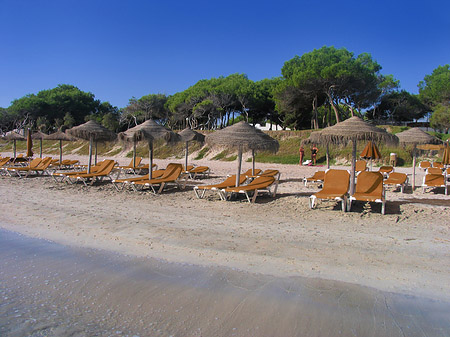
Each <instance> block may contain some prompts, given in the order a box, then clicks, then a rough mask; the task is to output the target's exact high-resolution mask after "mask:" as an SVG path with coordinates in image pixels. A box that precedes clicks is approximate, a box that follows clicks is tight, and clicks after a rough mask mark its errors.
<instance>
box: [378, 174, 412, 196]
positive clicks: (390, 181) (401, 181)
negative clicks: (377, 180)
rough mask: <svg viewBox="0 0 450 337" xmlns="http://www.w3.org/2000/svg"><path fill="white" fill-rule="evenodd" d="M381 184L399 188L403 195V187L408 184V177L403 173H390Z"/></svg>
mask: <svg viewBox="0 0 450 337" xmlns="http://www.w3.org/2000/svg"><path fill="white" fill-rule="evenodd" d="M383 184H385V185H391V186H395V187H400V190H401V192H402V193H404V190H405V186H406V185H407V184H408V176H407V175H406V174H405V173H398V172H392V173H391V174H390V175H389V177H388V178H387V179H386V180H385V181H384V182H383Z"/></svg>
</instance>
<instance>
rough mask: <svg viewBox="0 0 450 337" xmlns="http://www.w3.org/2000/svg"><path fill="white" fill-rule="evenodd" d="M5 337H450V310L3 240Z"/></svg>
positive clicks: (341, 287) (359, 291)
mask: <svg viewBox="0 0 450 337" xmlns="http://www.w3.org/2000/svg"><path fill="white" fill-rule="evenodd" d="M0 296H1V298H2V301H1V305H0V335H2V336H94V335H95V336H113V335H115V336H449V335H450V315H449V313H450V303H449V302H445V301H438V300H430V299H425V298H420V297H414V296H405V295H402V294H395V293H389V292H383V291H379V290H376V289H373V288H369V287H361V286H356V285H352V284H349V283H344V282H338V281H325V280H321V279H315V278H303V277H285V278H281V277H273V276H267V275H261V274H254V273H247V272H242V271H237V270H232V269H229V268H218V267H208V268H206V267H199V266H194V265H187V264H178V263H167V262H165V261H161V260H157V259H152V258H136V257H131V256H125V255H120V254H113V253H106V252H104V251H98V250H93V249H77V248H68V247H65V246H62V245H58V244H55V243H51V242H48V241H44V240H37V239H31V238H27V237H25V236H21V235H17V234H15V233H12V232H8V231H3V230H1V231H0Z"/></svg>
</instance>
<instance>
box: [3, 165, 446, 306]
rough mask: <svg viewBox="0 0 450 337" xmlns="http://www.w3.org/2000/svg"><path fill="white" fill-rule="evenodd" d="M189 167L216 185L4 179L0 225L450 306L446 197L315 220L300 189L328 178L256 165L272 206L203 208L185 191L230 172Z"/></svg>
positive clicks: (410, 199)
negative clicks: (137, 188)
mask: <svg viewBox="0 0 450 337" xmlns="http://www.w3.org/2000/svg"><path fill="white" fill-rule="evenodd" d="M82 159H83V161H87V160H85V158H82ZM119 162H120V163H121V164H125V163H127V162H129V159H126V158H123V159H119ZM169 162H181V160H174V159H172V160H156V163H157V164H158V165H159V167H165V166H166V165H167V163H169ZM194 163H195V164H196V165H208V166H210V167H211V170H212V174H211V177H210V178H208V179H197V180H195V181H193V180H189V181H188V183H187V187H186V189H185V190H178V189H174V190H170V189H169V190H167V191H165V192H163V194H161V195H152V194H151V193H149V192H133V191H131V190H124V191H122V192H117V191H116V190H115V189H114V188H113V186H112V185H111V184H110V183H105V184H100V185H98V186H92V187H84V186H82V184H75V185H68V184H61V183H56V182H55V181H54V180H53V179H52V178H51V177H35V178H27V179H18V178H11V177H7V176H2V177H1V178H0V193H1V195H2V203H1V205H0V207H1V213H2V219H1V223H0V225H1V227H2V228H4V229H7V230H10V231H14V232H18V233H22V234H25V235H27V236H30V237H34V238H45V239H48V240H52V241H54V242H57V243H61V244H63V245H68V246H74V247H86V248H96V249H102V250H106V251H113V252H119V253H124V254H127V255H131V256H137V257H151V258H156V259H161V260H165V261H168V262H180V263H188V264H192V265H198V266H215V267H217V266H220V267H227V268H234V269H237V270H242V271H246V272H250V273H256V274H258V273H259V274H262V275H271V276H276V277H293V276H299V277H307V278H319V279H324V280H336V281H343V282H348V283H351V284H357V285H362V286H368V287H372V288H375V289H378V290H381V291H388V292H393V293H400V294H406V295H414V296H422V297H426V298H430V299H438V300H445V301H450V249H449V246H450V231H449V227H450V222H449V221H448V219H449V218H450V197H449V196H445V195H444V194H443V191H441V190H436V191H430V192H427V193H425V194H424V193H422V191H421V189H417V190H416V191H415V192H414V193H413V194H412V193H411V192H410V191H408V192H407V193H404V194H402V193H400V192H399V191H395V190H389V191H388V192H387V200H388V202H387V208H386V215H381V214H380V205H372V207H370V206H367V205H364V204H363V203H357V204H355V206H354V207H353V208H352V211H351V212H348V213H342V212H341V211H340V210H339V207H338V206H337V205H336V203H335V202H322V203H320V204H319V205H318V207H317V209H314V210H311V209H309V206H308V197H309V196H310V195H311V194H312V193H314V192H315V191H317V186H314V185H310V186H308V187H304V185H303V183H302V178H303V177H304V176H310V175H312V173H313V172H314V171H315V170H318V169H324V167H300V166H297V165H278V164H258V165H257V167H259V168H261V169H266V168H275V169H278V170H280V171H281V174H282V176H281V182H280V184H279V188H278V194H277V197H276V198H274V199H273V198H271V197H267V196H261V197H258V200H257V202H256V203H255V204H249V203H247V202H244V201H243V200H238V201H228V202H224V201H221V200H220V199H219V198H218V196H217V195H216V194H213V193H211V194H209V195H208V196H207V197H206V198H205V199H202V200H199V199H197V198H196V197H195V195H194V192H193V190H192V187H193V186H195V185H197V184H209V183H215V182H218V181H221V180H223V177H224V175H226V174H229V173H234V172H235V170H236V163H235V162H220V161H209V160H201V161H194ZM250 165H251V164H250V163H245V164H244V168H245V169H247V168H250ZM337 168H340V169H343V168H345V167H342V166H339V167H337ZM410 170H411V168H409V169H408V168H398V169H397V171H398V172H408V173H409V171H410ZM420 174H423V173H419V176H418V177H417V178H416V179H417V180H416V181H417V182H419V181H421V176H420Z"/></svg>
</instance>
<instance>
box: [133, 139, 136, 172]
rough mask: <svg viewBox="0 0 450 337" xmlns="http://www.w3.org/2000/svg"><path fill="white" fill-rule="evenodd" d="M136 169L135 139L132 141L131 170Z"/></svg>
mask: <svg viewBox="0 0 450 337" xmlns="http://www.w3.org/2000/svg"><path fill="white" fill-rule="evenodd" d="M135 167H136V139H134V140H133V169H134V168H135Z"/></svg>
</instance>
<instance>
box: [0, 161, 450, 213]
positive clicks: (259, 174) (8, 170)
mask: <svg viewBox="0 0 450 337" xmlns="http://www.w3.org/2000/svg"><path fill="white" fill-rule="evenodd" d="M361 162H363V163H362V164H361ZM8 163H9V165H8ZM11 163H12V164H13V165H11ZM364 163H365V161H358V162H357V163H356V164H357V166H356V168H357V176H356V188H355V192H354V193H353V194H352V195H349V193H348V189H349V186H350V174H349V172H348V171H346V170H327V171H317V172H315V174H314V175H313V176H312V177H309V178H304V179H303V181H304V184H305V186H306V185H307V183H308V182H316V183H320V184H321V185H322V189H321V190H320V191H319V192H317V193H315V194H313V195H311V197H310V207H311V208H314V206H315V205H316V203H317V200H319V199H333V200H335V201H338V202H341V203H342V205H341V206H342V210H343V211H346V210H350V209H351V205H352V202H353V201H366V202H368V201H369V202H378V203H381V204H382V213H383V214H384V212H385V203H386V200H385V186H389V185H391V186H395V187H400V189H401V192H402V193H403V192H404V189H405V186H406V185H407V183H408V177H407V175H406V174H404V173H398V172H394V168H393V167H392V166H382V167H380V168H379V170H378V171H377V172H368V171H367V167H366V165H364ZM19 165H21V164H18V163H14V162H12V161H11V159H10V158H0V169H1V172H2V174H8V175H10V176H18V177H28V176H29V175H31V174H34V175H44V174H47V175H50V176H52V177H53V179H54V180H55V181H56V182H67V183H70V184H74V183H76V182H82V183H83V184H84V185H85V186H88V185H93V184H94V183H95V182H97V181H103V180H108V181H111V182H112V184H113V186H114V187H115V188H116V189H117V190H118V191H121V190H123V189H124V188H125V187H126V186H128V187H130V188H131V189H133V190H134V191H142V190H145V189H149V190H150V191H151V192H152V193H154V194H159V193H161V192H162V191H163V190H164V188H165V187H166V186H168V185H175V186H176V187H178V188H180V189H184V188H185V187H186V182H187V179H188V178H191V179H193V178H197V177H209V174H210V169H209V167H207V166H196V167H194V166H188V167H184V166H183V165H182V164H176V163H171V164H168V165H167V168H166V169H158V167H157V166H156V165H155V164H153V170H152V175H151V178H150V174H146V175H143V176H137V173H138V172H142V170H145V169H147V170H148V167H149V165H148V164H147V165H143V164H142V158H140V157H137V158H136V161H133V160H132V161H131V162H130V164H129V165H124V166H119V165H118V164H117V163H116V162H115V161H114V160H104V161H102V162H100V163H98V164H97V165H94V166H92V167H91V170H90V172H89V173H88V172H87V170H86V169H85V168H86V165H79V162H78V161H71V160H64V161H62V162H61V163H59V161H57V160H53V159H52V158H51V157H46V158H43V159H41V158H35V159H33V160H31V161H30V162H29V163H28V165H26V166H19ZM433 166H434V165H430V166H429V167H427V168H426V175H425V177H424V180H423V184H422V187H423V190H424V191H425V188H427V187H444V189H445V194H446V195H447V192H448V189H447V186H448V180H449V179H450V168H449V169H444V168H439V167H433ZM63 169H65V170H63ZM67 169H74V170H72V171H67ZM113 172H114V173H115V176H113ZM122 172H125V173H130V174H133V176H132V177H126V178H122V179H119V176H120V174H121V173H122ZM183 180H184V182H183ZM279 181H280V172H279V171H278V170H265V171H261V170H260V169H257V170H255V171H254V172H252V170H248V171H247V172H244V173H243V174H242V175H241V176H240V181H239V184H238V186H236V176H235V175H231V176H228V177H227V178H226V179H225V180H224V181H222V182H220V183H217V184H212V185H197V186H194V188H193V190H194V193H195V195H196V196H197V198H199V199H201V198H203V197H204V196H205V194H206V192H207V191H212V192H216V193H217V194H218V195H219V197H220V199H222V200H229V199H230V198H231V197H232V196H234V195H237V194H243V195H245V198H246V200H247V201H248V202H255V200H256V198H257V196H258V195H260V194H261V193H267V194H269V195H271V196H272V197H275V196H276V192H277V188H278V183H279Z"/></svg>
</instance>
